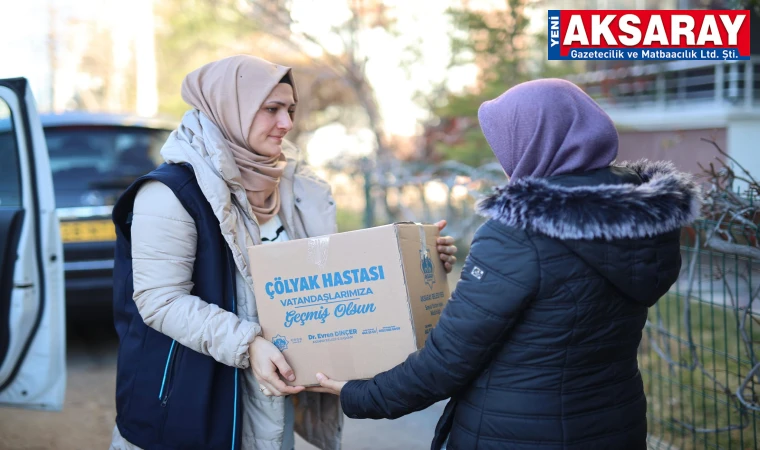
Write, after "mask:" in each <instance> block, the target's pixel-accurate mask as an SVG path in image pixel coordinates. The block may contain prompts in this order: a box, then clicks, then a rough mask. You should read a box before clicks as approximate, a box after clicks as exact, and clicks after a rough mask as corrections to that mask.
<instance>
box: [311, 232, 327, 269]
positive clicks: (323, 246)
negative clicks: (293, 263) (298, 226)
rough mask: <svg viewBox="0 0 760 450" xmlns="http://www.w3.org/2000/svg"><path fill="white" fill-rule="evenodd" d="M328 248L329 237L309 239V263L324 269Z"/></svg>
mask: <svg viewBox="0 0 760 450" xmlns="http://www.w3.org/2000/svg"><path fill="white" fill-rule="evenodd" d="M329 248H330V236H319V237H315V238H309V261H310V262H312V263H313V264H316V266H317V267H319V268H320V269H324V268H325V265H326V264H327V256H328V249H329Z"/></svg>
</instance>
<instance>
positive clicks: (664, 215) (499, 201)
mask: <svg viewBox="0 0 760 450" xmlns="http://www.w3.org/2000/svg"><path fill="white" fill-rule="evenodd" d="M700 203H701V199H700V192H699V187H698V186H697V185H696V183H694V181H693V180H692V178H691V176H690V175H688V174H686V173H682V172H678V171H676V169H675V167H674V166H673V165H672V164H671V163H670V162H650V161H647V160H641V161H638V162H633V163H621V164H618V165H615V166H610V167H608V168H605V169H600V170H596V171H593V172H586V173H579V174H569V175H562V176H558V177H552V178H532V177H526V178H522V179H519V180H516V181H514V182H513V183H511V184H508V185H505V186H502V187H498V188H496V189H495V192H494V193H493V194H492V195H490V196H488V197H486V198H485V199H483V200H481V201H480V202H479V203H478V205H477V211H478V212H479V213H480V214H481V215H483V216H485V217H488V218H490V219H494V220H497V221H499V222H501V223H503V224H505V225H507V226H511V227H516V228H521V229H524V230H530V231H534V232H536V233H540V234H544V235H547V236H550V237H554V238H559V239H598V238H603V239H607V240H612V239H639V238H645V237H651V236H654V235H658V234H662V233H666V232H669V231H673V230H676V229H678V228H680V227H682V226H684V225H687V224H689V223H691V222H692V221H693V220H694V219H696V218H697V217H698V215H699V210H700Z"/></svg>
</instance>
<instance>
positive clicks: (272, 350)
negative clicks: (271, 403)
mask: <svg viewBox="0 0 760 450" xmlns="http://www.w3.org/2000/svg"><path fill="white" fill-rule="evenodd" d="M248 357H249V360H250V362H251V370H252V371H253V376H254V377H256V381H258V382H259V385H260V386H261V389H262V390H261V392H262V393H263V394H264V395H267V396H270V395H274V396H276V397H280V396H283V395H293V394H298V393H299V392H301V391H303V390H304V387H303V386H288V385H287V384H285V382H284V381H282V379H281V378H280V375H282V376H283V377H284V378H286V379H288V380H290V381H293V380H295V379H296V376H295V374H294V373H293V369H291V368H290V365H288V363H287V361H285V357H284V356H282V353H281V352H280V350H279V349H278V348H277V347H275V345H274V344H272V343H271V342H269V341H268V340H266V339H264V338H263V337H261V336H256V338H255V339H254V340H253V342H251V344H250V345H249V346H248Z"/></svg>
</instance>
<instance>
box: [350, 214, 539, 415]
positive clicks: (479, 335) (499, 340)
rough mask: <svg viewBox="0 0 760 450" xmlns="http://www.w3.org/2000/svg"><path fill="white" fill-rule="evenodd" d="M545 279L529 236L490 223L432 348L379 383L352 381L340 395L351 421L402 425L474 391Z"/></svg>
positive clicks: (380, 378) (474, 246) (476, 243)
mask: <svg viewBox="0 0 760 450" xmlns="http://www.w3.org/2000/svg"><path fill="white" fill-rule="evenodd" d="M539 278H540V273H539V264H538V255H537V253H536V250H535V247H534V246H533V245H532V243H531V242H530V239H529V237H528V236H527V235H525V234H524V233H523V232H521V231H519V230H516V229H512V228H507V227H505V226H503V225H501V224H494V223H492V222H487V223H486V224H485V225H483V226H482V227H481V228H480V229H479V230H478V232H477V233H476V235H475V238H474V240H473V242H472V245H471V247H470V254H469V255H468V256H467V258H466V260H465V264H464V267H463V269H462V273H461V275H460V279H459V282H458V283H457V286H456V289H455V290H454V292H453V293H452V296H451V299H450V300H449V303H448V305H446V307H445V308H444V310H443V312H442V314H441V318H440V320H439V322H438V325H437V326H436V327H435V328H434V329H433V331H432V332H431V333H430V335H429V337H428V339H427V341H426V343H425V346H424V347H423V348H422V349H421V350H419V351H417V352H415V353H412V354H411V355H410V356H409V357H408V358H407V360H406V361H405V362H403V363H402V364H400V365H398V366H396V367H395V368H393V369H391V370H390V371H387V372H384V373H381V374H379V375H377V376H375V377H374V378H373V379H371V380H366V381H350V382H348V383H347V384H346V385H345V386H344V387H343V390H342V391H341V396H340V397H341V405H342V407H343V410H344V412H345V413H346V415H347V416H348V417H351V418H357V419H359V418H371V419H380V418H388V419H395V418H398V417H401V416H403V415H406V414H409V413H411V412H414V411H419V410H421V409H424V408H427V407H428V406H430V405H432V404H433V403H435V402H438V401H440V400H443V399H446V398H449V397H451V396H452V395H454V394H455V393H456V392H457V390H459V389H460V388H462V387H464V386H467V385H468V384H470V383H471V382H472V381H473V380H474V379H475V378H476V377H477V376H478V375H479V374H480V373H481V372H482V371H483V370H484V369H485V367H486V366H487V364H488V363H489V361H490V359H491V357H492V356H493V354H494V352H495V351H496V350H498V349H499V348H500V347H501V346H502V345H503V343H504V342H505V339H506V338H507V335H508V333H509V332H510V331H511V329H512V328H513V326H514V324H515V322H516V321H517V320H518V318H519V316H520V313H521V311H522V310H523V309H524V307H525V306H526V305H527V303H528V302H530V301H531V299H532V298H534V297H535V295H536V294H537V292H538V286H539V283H540V280H539Z"/></svg>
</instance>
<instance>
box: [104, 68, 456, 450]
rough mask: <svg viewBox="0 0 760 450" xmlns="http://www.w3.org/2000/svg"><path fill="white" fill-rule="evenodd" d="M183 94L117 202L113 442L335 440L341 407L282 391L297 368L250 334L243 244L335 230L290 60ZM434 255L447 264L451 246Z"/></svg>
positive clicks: (231, 73) (214, 75) (196, 80)
mask: <svg viewBox="0 0 760 450" xmlns="http://www.w3.org/2000/svg"><path fill="white" fill-rule="evenodd" d="M182 98H183V99H184V100H185V101H186V102H187V103H189V104H190V105H191V106H192V109H191V110H189V111H188V112H187V113H186V114H185V116H184V118H183V119H182V124H181V125H180V126H179V127H178V129H177V130H176V131H174V132H173V133H172V135H171V137H170V138H169V140H168V141H167V142H166V144H165V145H164V148H163V149H162V150H161V155H162V156H163V157H164V159H165V161H166V163H167V164H165V165H162V166H161V167H159V168H158V169H157V170H155V171H154V172H151V174H148V175H146V176H145V177H142V178H141V179H139V180H138V181H137V182H135V184H133V185H132V186H131V187H130V188H129V189H128V190H127V191H126V192H125V193H124V194H123V196H122V197H121V199H120V200H119V202H118V204H117V205H116V206H115V208H114V223H115V225H116V230H117V236H118V239H117V250H116V257H115V266H114V281H115V285H114V292H115V295H114V317H115V325H116V330H117V332H118V334H119V339H120V346H119V360H118V368H117V383H116V384H117V386H116V403H117V418H116V423H117V426H116V427H115V428H114V431H113V441H112V446H111V448H112V449H138V448H146V449H147V448H160V449H174V448H182V449H189V448H193V449H195V448H198V449H200V448H233V449H235V448H243V449H272V450H281V449H284V450H292V449H293V447H294V431H295V432H298V433H299V434H300V435H301V436H302V437H303V438H304V439H306V440H307V441H309V442H311V443H312V444H314V445H315V446H317V447H318V448H321V449H338V448H340V432H341V428H342V422H343V415H342V412H341V409H340V404H339V402H338V401H337V400H336V399H335V397H332V396H329V395H325V394H320V393H317V392H306V391H304V388H303V387H290V386H287V385H286V384H285V383H284V381H283V379H282V378H287V379H294V375H293V371H292V369H291V368H290V366H289V365H288V364H287V362H286V361H285V359H284V358H283V356H282V354H281V353H280V351H279V350H278V349H277V348H276V347H275V346H274V345H273V344H272V343H271V342H269V341H267V340H265V339H263V338H262V337H260V334H261V327H260V326H259V323H258V314H257V311H256V303H255V299H254V295H253V280H252V279H251V276H250V274H249V270H248V265H249V263H250V261H249V260H248V254H247V252H246V251H245V248H246V247H248V246H251V245H260V244H265V243H268V242H274V241H286V240H289V239H301V238H306V237H311V236H320V235H325V234H330V233H335V232H336V231H337V225H336V221H335V205H334V201H333V199H332V195H331V192H330V188H329V186H328V185H327V183H326V182H324V181H323V180H321V179H320V178H318V177H317V176H316V175H314V173H313V172H312V171H311V170H310V169H309V168H308V166H306V165H305V163H304V162H303V161H302V160H301V158H300V155H299V151H298V149H297V148H296V147H295V146H293V145H292V144H290V143H289V142H288V141H286V140H284V137H285V135H286V134H287V133H288V132H289V131H290V130H291V128H292V126H293V122H292V121H293V115H294V112H295V107H296V104H297V101H298V95H297V90H296V88H295V83H294V80H293V76H292V73H291V71H290V68H288V67H284V66H280V65H277V64H273V63H270V62H268V61H265V60H262V59H260V58H255V57H252V56H234V57H231V58H226V59H223V60H220V61H216V62H213V63H210V64H207V65H205V66H203V67H201V68H200V69H198V70H196V71H194V72H192V73H190V74H189V75H188V76H187V77H186V78H185V80H184V82H183V84H182ZM444 226H445V222H444V221H441V222H439V227H440V228H441V229H442V228H443V227H444ZM439 249H440V250H441V251H442V252H443V256H442V259H443V260H444V264H445V266H446V268H447V270H448V271H450V270H451V266H452V265H453V263H454V262H455V258H454V257H453V254H454V252H455V251H456V248H455V247H454V246H453V240H452V239H451V238H449V237H444V238H440V239H439ZM257 263H258V262H257ZM130 276H131V277H130ZM188 350H189V351H188Z"/></svg>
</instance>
